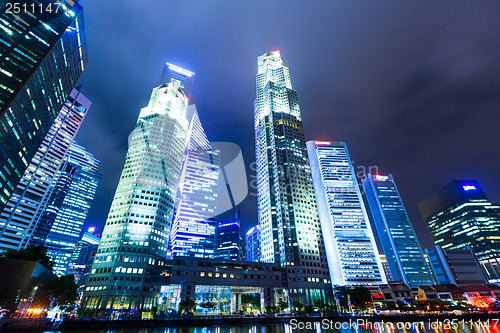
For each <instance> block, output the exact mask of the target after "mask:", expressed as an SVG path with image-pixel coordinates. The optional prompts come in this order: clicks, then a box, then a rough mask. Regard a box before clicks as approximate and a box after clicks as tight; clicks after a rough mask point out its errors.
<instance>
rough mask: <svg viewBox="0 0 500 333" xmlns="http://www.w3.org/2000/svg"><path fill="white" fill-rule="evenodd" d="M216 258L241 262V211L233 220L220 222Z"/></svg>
mask: <svg viewBox="0 0 500 333" xmlns="http://www.w3.org/2000/svg"><path fill="white" fill-rule="evenodd" d="M216 241H217V248H216V249H215V258H218V259H226V260H241V247H242V244H241V243H242V242H241V233H240V217H239V210H238V212H237V213H236V216H235V217H234V218H232V219H229V220H225V221H219V223H218V224H217V234H216Z"/></svg>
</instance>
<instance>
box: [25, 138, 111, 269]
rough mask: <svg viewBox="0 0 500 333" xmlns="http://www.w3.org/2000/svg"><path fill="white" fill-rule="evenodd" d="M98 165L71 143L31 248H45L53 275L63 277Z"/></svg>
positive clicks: (92, 191)
mask: <svg viewBox="0 0 500 333" xmlns="http://www.w3.org/2000/svg"><path fill="white" fill-rule="evenodd" d="M98 167H99V161H98V160H97V159H96V158H95V157H94V155H92V154H91V153H90V152H89V151H87V150H86V149H85V148H83V147H82V146H80V145H78V144H76V143H75V142H73V144H72V145H71V147H70V149H69V151H68V153H67V154H66V156H65V157H64V161H63V165H62V167H61V169H60V170H59V171H58V172H57V175H56V177H55V178H54V180H53V184H52V193H51V195H50V197H49V200H48V203H47V206H46V208H45V212H44V214H43V216H42V218H41V219H40V222H39V223H38V225H37V228H36V230H35V233H34V234H33V237H32V241H31V245H43V246H45V247H47V255H48V256H49V257H50V258H51V259H52V261H53V263H54V269H53V272H54V274H56V275H58V276H63V275H66V272H67V270H68V267H69V264H70V261H71V256H72V255H73V251H74V250H75V247H76V245H77V243H78V241H79V240H80V234H81V232H82V228H83V224H84V222H85V219H86V218H87V214H88V212H89V210H90V207H91V205H92V202H93V201H94V196H95V193H96V190H97V187H98V186H99V182H100V180H101V177H102V175H101V174H100V173H98V172H97V168H98Z"/></svg>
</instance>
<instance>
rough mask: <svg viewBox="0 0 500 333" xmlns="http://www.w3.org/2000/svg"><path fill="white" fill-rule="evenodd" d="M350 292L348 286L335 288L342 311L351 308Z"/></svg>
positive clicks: (336, 297)
mask: <svg viewBox="0 0 500 333" xmlns="http://www.w3.org/2000/svg"><path fill="white" fill-rule="evenodd" d="M349 290H350V288H349V287H347V286H335V287H334V289H333V292H334V294H335V299H337V300H338V302H339V305H340V308H341V309H347V308H348V307H349V302H348V295H349Z"/></svg>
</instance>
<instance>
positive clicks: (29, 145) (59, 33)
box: [0, 0, 87, 228]
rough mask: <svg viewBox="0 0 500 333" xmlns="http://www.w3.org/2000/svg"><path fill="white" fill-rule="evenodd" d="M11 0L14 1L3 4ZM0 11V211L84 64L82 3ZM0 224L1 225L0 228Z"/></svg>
mask: <svg viewBox="0 0 500 333" xmlns="http://www.w3.org/2000/svg"><path fill="white" fill-rule="evenodd" d="M4 4H12V2H4ZM22 4H25V5H26V6H27V8H31V6H36V8H37V9H39V8H43V9H44V10H36V11H34V12H33V13H31V11H30V10H27V11H24V10H21V11H20V13H14V11H13V10H10V11H9V10H7V9H8V7H7V6H3V7H4V8H2V11H1V12H0V82H1V83H0V165H2V166H3V168H2V169H1V170H0V186H1V188H2V191H0V211H2V210H3V209H4V207H5V205H6V204H7V201H8V200H9V198H10V196H11V195H12V194H13V193H14V190H15V188H16V186H17V185H18V183H19V181H20V180H21V177H22V176H23V174H24V172H25V170H26V168H27V167H28V165H29V164H30V162H31V159H32V158H33V157H34V156H35V154H36V153H37V150H38V149H39V147H40V144H41V143H42V141H43V139H44V137H45V136H46V134H47V133H48V132H49V130H50V128H51V126H52V124H53V122H54V120H55V119H56V118H57V115H58V113H59V111H60V110H61V108H62V106H63V104H64V103H65V101H66V99H67V98H68V97H69V95H70V93H71V90H72V89H73V88H74V87H75V85H76V83H77V81H78V79H79V78H80V75H81V74H82V72H83V70H84V67H85V66H86V64H87V52H86V46H85V33H84V27H83V19H82V16H83V11H82V7H81V6H80V5H79V4H78V3H76V2H73V1H62V4H63V5H62V6H60V7H58V10H57V12H56V10H55V8H54V9H53V10H52V11H49V10H45V9H46V7H47V6H48V5H49V4H51V5H52V6H53V7H56V6H55V5H54V2H53V1H49V0H36V1H35V0H26V1H22ZM0 228H1V227H0Z"/></svg>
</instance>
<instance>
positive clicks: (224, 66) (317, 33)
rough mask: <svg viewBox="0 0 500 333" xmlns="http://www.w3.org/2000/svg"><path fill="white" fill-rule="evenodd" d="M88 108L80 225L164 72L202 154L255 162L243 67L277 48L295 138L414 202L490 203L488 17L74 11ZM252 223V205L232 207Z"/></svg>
mask: <svg viewBox="0 0 500 333" xmlns="http://www.w3.org/2000/svg"><path fill="white" fill-rule="evenodd" d="M82 4H83V6H84V9H85V15H86V27H87V42H88V49H89V61H90V62H89V66H88V68H87V70H86V72H85V74H84V76H83V78H82V83H84V84H85V94H86V95H87V96H88V97H89V98H90V99H91V100H92V101H93V102H94V103H93V106H92V109H91V110H90V112H89V115H88V116H87V119H86V120H85V123H84V124H83V126H82V129H81V131H80V133H79V134H78V137H77V139H78V141H79V142H81V143H82V144H83V145H85V146H86V147H87V148H88V149H89V150H91V151H92V152H94V153H95V155H96V156H97V157H98V158H100V159H101V161H102V164H101V171H102V172H103V174H104V176H103V180H102V184H101V186H100V188H99V190H98V193H97V197H96V203H95V204H94V206H93V208H92V210H91V212H90V215H89V218H88V221H87V224H97V225H101V226H102V225H103V224H104V221H105V219H106V215H107V212H108V210H109V206H110V204H111V200H112V196H113V194H114V190H115V188H116V184H117V182H118V177H119V174H120V172H121V168H122V166H123V162H124V158H125V153H126V149H127V137H128V134H129V133H130V131H131V130H132V129H133V127H134V124H135V121H136V120H137V116H138V114H139V110H140V108H141V107H143V106H145V105H146V104H147V101H148V99H149V96H150V93H151V89H152V88H153V87H154V86H155V85H157V84H158V80H159V78H160V74H161V70H162V66H163V63H164V62H166V61H168V62H172V63H175V64H178V65H179V66H182V67H185V68H187V69H189V70H192V71H194V72H196V79H195V86H194V90H193V102H194V103H195V104H197V107H198V111H199V114H200V118H201V121H202V123H203V125H204V127H205V128H206V131H207V134H208V135H209V137H210V139H211V140H213V141H230V142H235V143H237V144H239V145H240V146H241V147H242V150H243V153H244V158H245V160H246V164H247V165H248V172H249V173H250V174H251V175H252V173H253V171H252V170H251V168H250V164H251V163H252V162H253V161H254V160H255V155H254V154H255V153H254V146H253V145H254V133H253V101H254V99H255V73H256V67H257V64H256V58H257V56H258V55H260V54H262V53H264V52H267V51H270V50H274V49H280V50H281V53H282V56H283V59H284V62H285V64H286V65H287V66H288V67H289V68H290V73H291V75H292V84H293V86H294V89H296V90H297V92H298V95H299V102H300V105H301V110H302V114H303V122H304V126H305V133H306V136H307V138H308V139H316V138H317V139H326V140H338V141H344V142H346V143H347V144H348V147H349V149H350V153H351V157H352V158H353V159H354V160H355V164H356V166H357V167H363V166H370V165H376V166H378V167H379V169H380V172H382V173H393V174H394V176H395V177H396V180H397V185H398V187H399V190H400V192H401V194H402V196H403V199H404V201H405V204H406V207H407V209H408V212H409V215H410V217H411V219H412V221H413V222H414V224H415V225H416V226H417V230H418V233H419V237H420V239H421V240H422V242H423V244H424V246H430V245H431V244H432V242H431V240H430V237H429V235H428V232H427V231H426V229H425V227H424V226H425V225H424V222H423V221H422V218H421V216H420V214H419V212H418V208H417V203H418V201H419V200H421V199H423V198H424V197H425V196H427V195H428V194H430V193H431V192H433V191H434V190H436V189H438V188H439V187H441V186H442V185H444V184H445V183H447V182H448V181H450V180H451V179H453V178H473V179H478V180H479V181H480V183H481V184H482V185H483V187H484V189H485V191H486V193H487V194H488V195H489V196H490V198H491V199H492V200H493V201H500V177H498V175H497V170H498V167H497V166H498V165H499V164H500V143H499V140H498V128H499V123H500V116H499V114H500V113H499V110H500V62H498V59H500V38H498V34H499V31H500V20H498V17H499V14H500V4H496V3H472V2H461V1H459V2H441V3H435V2H430V1H414V2H394V1H377V2H364V1H363V2H361V1H345V2H341V1H218V0H212V1H182V2H176V3H173V2H170V1H168V2H167V1H160V0H158V1H154V2H153V1H148V2H140V1H135V0H134V1H131V0H128V1H120V2H118V1H83V2H82ZM241 215H242V219H243V222H244V230H246V229H248V228H249V227H250V226H251V224H253V223H256V219H257V214H256V203H255V197H254V196H250V197H249V198H247V199H246V200H245V202H244V204H243V205H242V212H241Z"/></svg>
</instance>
